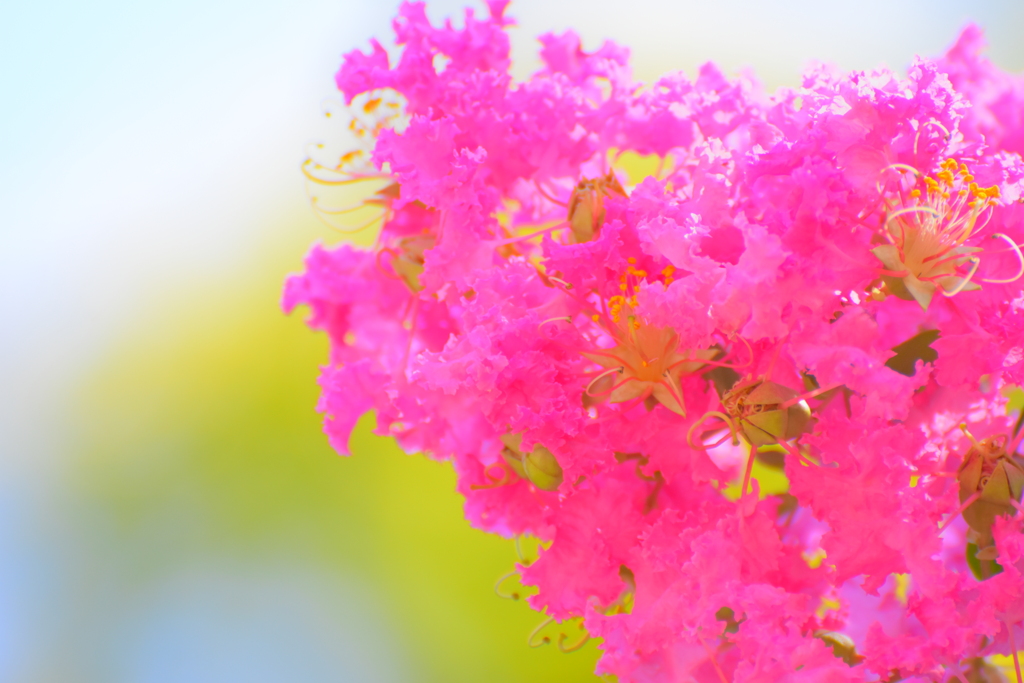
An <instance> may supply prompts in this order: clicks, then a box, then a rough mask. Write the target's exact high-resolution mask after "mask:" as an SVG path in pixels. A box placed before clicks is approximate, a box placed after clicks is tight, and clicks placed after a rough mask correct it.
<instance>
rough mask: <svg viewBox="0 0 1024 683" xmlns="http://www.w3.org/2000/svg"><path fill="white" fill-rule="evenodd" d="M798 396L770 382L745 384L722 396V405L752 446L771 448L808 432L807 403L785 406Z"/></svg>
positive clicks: (808, 412) (808, 410)
mask: <svg viewBox="0 0 1024 683" xmlns="http://www.w3.org/2000/svg"><path fill="white" fill-rule="evenodd" d="M798 396H799V394H798V393H797V392H796V391H794V390H792V389H790V388H789V387H784V386H782V385H781V384H776V383H775V382H771V381H768V380H764V381H756V382H753V383H745V382H741V383H740V384H738V385H737V386H735V387H733V388H732V389H731V390H730V391H729V392H728V393H726V394H725V396H723V397H722V403H723V405H724V406H725V409H726V412H728V413H729V415H730V416H731V417H733V418H734V419H735V420H736V423H737V427H738V428H739V430H740V432H741V433H742V434H743V437H744V438H745V439H746V440H747V442H748V443H750V444H751V445H752V446H755V447H756V446H767V445H769V444H774V443H778V442H779V441H788V440H790V439H795V438H796V437H798V436H800V435H801V434H803V433H804V432H805V431H807V423H808V422H809V421H810V419H811V409H810V407H809V406H808V405H807V402H806V401H797V402H795V403H793V404H792V405H789V406H786V407H783V404H785V403H787V402H791V401H793V399H795V398H797V397H798Z"/></svg>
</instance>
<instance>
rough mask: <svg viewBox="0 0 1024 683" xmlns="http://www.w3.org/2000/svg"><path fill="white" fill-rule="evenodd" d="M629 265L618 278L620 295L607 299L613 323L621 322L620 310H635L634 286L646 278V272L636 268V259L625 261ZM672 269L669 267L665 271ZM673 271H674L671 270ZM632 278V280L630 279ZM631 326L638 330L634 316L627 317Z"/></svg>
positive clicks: (630, 258)
mask: <svg viewBox="0 0 1024 683" xmlns="http://www.w3.org/2000/svg"><path fill="white" fill-rule="evenodd" d="M626 261H627V263H629V265H628V266H627V267H626V272H625V273H623V274H622V275H620V276H619V291H620V292H622V294H617V295H615V296H613V297H611V298H609V299H608V315H609V316H610V317H611V319H612V321H613V322H616V323H619V322H622V310H623V308H625V307H627V306H628V307H629V308H636V306H637V302H636V286H637V285H638V284H639V283H640V281H641V280H644V279H645V278H646V277H647V271H646V270H641V269H639V268H637V267H636V259H635V258H633V257H632V256H631V257H629V258H628V259H626ZM669 268H672V266H669V267H668V268H666V269H665V270H668V269H669ZM673 271H674V269H673ZM631 278H632V279H631ZM628 317H629V318H630V319H631V321H632V324H633V329H640V321H639V320H637V319H636V318H635V317H634V316H628Z"/></svg>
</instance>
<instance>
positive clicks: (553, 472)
mask: <svg viewBox="0 0 1024 683" xmlns="http://www.w3.org/2000/svg"><path fill="white" fill-rule="evenodd" d="M501 442H502V443H503V444H505V447H504V448H503V449H502V451H501V455H502V456H503V457H504V458H505V462H507V463H508V465H509V467H511V468H512V470H513V471H515V473H516V474H518V475H519V476H520V477H522V478H523V479H526V480H528V481H529V482H530V483H532V484H533V485H534V486H536V487H537V488H539V489H541V490H542V491H554V490H556V489H557V488H558V487H559V486H561V484H562V467H561V465H559V464H558V460H557V459H556V458H555V456H554V454H553V453H552V452H551V451H550V450H548V449H547V448H545V447H544V446H541V445H540V444H537V445H535V446H534V447H533V450H532V451H530V452H529V453H524V452H523V451H522V448H521V447H522V444H523V435H522V434H504V435H502V437H501Z"/></svg>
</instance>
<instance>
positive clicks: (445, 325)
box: [284, 0, 1024, 683]
mask: <svg viewBox="0 0 1024 683" xmlns="http://www.w3.org/2000/svg"><path fill="white" fill-rule="evenodd" d="M505 4H506V3H505V2H503V1H502V0H490V1H489V2H488V7H487V11H486V12H485V13H484V15H483V16H478V15H477V14H475V13H474V12H472V11H467V12H466V14H465V17H464V19H463V20H462V21H461V22H458V23H453V22H448V23H445V24H444V25H442V26H435V25H433V24H431V23H430V21H429V20H428V19H427V16H426V14H425V11H424V6H423V5H422V4H420V3H406V4H403V5H402V6H401V8H400V9H399V12H398V16H397V18H396V19H395V21H394V30H395V43H396V45H397V47H396V48H395V49H394V50H392V51H388V50H385V49H384V48H383V47H382V46H381V45H380V43H378V42H376V41H373V42H372V43H371V44H370V47H369V49H368V50H356V51H353V52H351V53H349V54H348V55H346V56H345V58H344V61H343V62H342V65H341V69H340V70H339V71H338V74H337V85H338V88H339V89H340V91H341V93H342V94H343V96H344V100H345V103H346V105H347V107H348V108H349V113H348V119H346V120H347V121H349V122H350V128H351V130H352V131H353V132H354V133H355V136H354V137H355V139H356V146H355V148H354V149H353V150H351V151H350V152H348V153H346V154H344V155H343V156H341V157H340V159H336V160H335V161H333V162H331V163H325V162H323V161H319V160H318V161H314V160H312V159H311V160H310V161H308V162H307V163H306V164H305V165H304V167H303V168H304V171H305V172H306V175H307V178H308V179H309V183H310V188H311V192H312V195H313V199H314V208H315V209H316V210H317V211H318V212H319V213H320V214H321V215H322V216H323V217H324V218H325V220H328V221H329V222H331V223H332V224H333V225H336V226H339V227H343V228H362V229H364V230H370V231H373V232H374V233H375V234H376V241H375V245H374V246H373V247H372V248H369V249H364V248H356V247H354V246H351V245H350V244H346V243H344V242H342V243H341V244H339V245H337V246H333V247H327V246H321V245H317V246H314V247H313V249H312V251H311V252H310V253H309V255H308V257H307V259H306V269H305V272H303V273H302V274H299V275H294V276H292V277H290V278H289V279H288V282H287V284H286V287H285V293H284V307H285V309H286V310H288V311H291V310H292V309H294V308H295V307H297V306H300V305H305V306H308V309H309V311H310V312H311V315H310V317H309V325H310V326H311V327H312V328H314V329H316V330H321V331H323V332H325V333H326V334H327V335H328V337H329V338H330V357H329V359H328V360H327V363H326V365H325V366H324V367H323V369H322V374H321V378H320V384H321V387H322V395H321V399H320V404H319V406H318V408H319V410H320V411H321V412H323V413H324V415H325V430H326V432H327V435H328V438H329V439H330V442H331V444H332V445H333V446H334V448H336V449H337V450H338V451H339V452H340V453H342V454H347V453H348V440H349V434H350V432H351V430H352V427H353V425H354V424H355V422H356V420H357V419H358V418H359V416H360V415H362V414H363V413H366V412H367V411H374V413H375V414H376V419H377V425H378V427H377V428H378V431H379V433H380V434H384V435H389V436H392V437H394V438H395V439H397V441H398V443H399V444H400V445H401V446H402V447H403V448H404V449H405V450H407V451H409V452H422V453H424V454H426V455H428V456H430V457H433V458H437V459H442V460H449V461H451V463H452V465H453V467H454V468H455V471H456V473H457V475H458V490H459V492H460V493H461V494H462V495H463V496H464V497H465V500H466V505H465V512H466V517H467V519H468V520H469V522H470V523H471V524H473V525H474V526H476V527H479V528H480V529H482V530H484V531H488V532H491V533H496V534H500V535H503V536H506V537H515V538H517V543H518V539H520V538H523V537H529V538H531V539H535V542H536V543H537V544H538V545H537V546H536V547H537V551H536V552H535V553H532V556H531V557H529V558H527V557H525V556H522V555H521V556H520V562H519V563H518V564H516V566H515V570H514V572H512V573H511V574H510V575H509V576H507V577H503V579H502V581H501V582H499V586H498V588H497V590H498V592H499V593H500V594H502V595H512V596H514V597H518V596H519V595H520V594H522V595H527V594H528V595H529V597H528V601H529V604H530V605H531V606H532V607H533V608H534V609H536V610H537V611H539V612H543V613H544V617H542V618H544V619H545V621H544V622H543V623H542V625H541V627H539V628H538V630H537V631H535V632H534V633H532V634H529V636H528V640H529V643H530V644H531V645H543V644H547V643H550V644H551V645H552V646H555V647H560V648H562V649H563V650H572V649H575V648H577V647H579V646H580V645H582V643H583V642H585V640H586V639H587V638H588V637H593V638H596V639H598V647H599V648H600V650H601V652H602V656H601V659H600V661H599V663H598V669H597V673H598V674H612V675H614V676H617V677H618V680H620V681H637V682H648V681H651V682H670V681H698V682H700V683H713V682H719V683H727V682H737V683H739V682H742V681H873V682H879V683H881V682H885V683H896V682H897V681H908V682H909V681H918V682H924V681H934V682H939V681H961V682H967V681H972V682H975V681H996V680H1004V677H1009V678H1010V679H1011V680H1012V679H1013V678H1016V680H1018V682H1019V681H1020V673H1019V669H1017V670H1015V667H1017V666H1018V660H1017V656H1016V650H1017V648H1019V647H1022V646H1024V535H1022V520H1024V508H1022V506H1021V503H1020V500H1021V493H1022V489H1024V458H1022V457H1021V456H1020V455H1019V453H1018V451H1019V446H1020V442H1021V439H1022V436H1024V430H1022V429H1021V424H1022V417H1021V406H1022V404H1024V393H1022V392H1021V391H1020V389H1019V388H1018V387H1019V385H1020V384H1021V383H1022V382H1024V290H1022V282H1024V280H1022V278H1021V275H1022V273H1024V255H1022V253H1021V247H1020V246H1019V245H1020V244H1021V243H1022V242H1024V205H1022V194H1021V192H1022V188H1024V163H1022V160H1021V153H1022V152H1024V134H1022V132H1021V131H1022V130H1024V78H1022V77H1019V76H1014V75H1011V74H1007V73H1004V72H1002V71H1000V70H999V69H997V68H996V67H995V66H993V65H992V64H991V63H989V61H987V60H986V59H985V58H984V57H983V56H982V55H981V52H982V48H983V47H984V45H983V40H982V36H981V32H980V31H979V30H978V29H977V28H975V27H968V28H967V29H966V30H964V32H963V33H962V34H961V36H960V37H959V39H958V40H957V42H956V43H955V44H954V45H953V47H952V48H950V50H949V51H948V52H947V53H946V54H945V55H944V56H942V57H940V58H938V59H920V58H919V59H916V60H915V61H914V63H913V64H911V65H910V67H909V69H908V71H907V76H906V77H901V76H899V75H897V74H896V73H893V72H891V71H888V70H885V69H880V70H876V71H869V72H865V71H853V72H842V71H839V70H837V69H834V68H831V67H827V66H815V67H813V68H811V69H810V70H809V71H808V72H806V73H805V74H804V76H803V80H802V82H801V85H800V86H799V87H796V88H782V89H779V90H778V91H776V92H775V93H774V94H766V93H764V92H763V91H762V90H761V89H760V87H759V86H758V85H757V84H756V83H755V82H753V81H751V80H749V79H748V78H746V77H740V78H738V79H731V78H728V77H726V76H725V75H723V74H722V72H721V71H720V70H719V69H718V68H717V67H715V66H714V65H713V64H705V65H704V66H702V67H701V68H700V70H699V71H698V73H697V74H696V78H689V77H687V76H685V75H683V74H682V73H678V72H676V73H670V74H667V75H665V76H664V77H662V78H661V79H659V80H658V81H656V82H654V83H651V84H641V83H637V82H635V81H633V79H632V77H631V75H630V70H629V65H628V51H627V50H626V49H624V48H621V47H619V46H617V45H614V44H612V43H605V44H604V45H603V46H602V47H601V48H599V49H598V50H596V51H593V52H587V51H585V50H583V49H582V48H581V45H580V40H579V38H578V37H577V36H576V35H575V34H573V33H572V32H567V33H564V34H561V35H555V34H548V35H544V36H541V38H540V57H541V60H542V64H543V66H542V67H541V68H540V70H539V71H537V72H536V73H534V74H533V75H532V76H531V77H530V78H529V79H527V80H525V81H518V80H515V79H513V78H512V77H511V76H510V75H509V64H510V61H509V39H508V35H507V29H508V27H509V26H510V25H511V24H512V21H511V20H510V19H509V18H507V17H506V16H505V9H506V8H505ZM339 190H344V191H352V192H355V193H356V194H358V195H359V196H360V200H359V201H357V202H355V203H354V204H353V205H351V206H335V205H333V204H332V203H331V200H330V196H332V195H331V194H330V193H331V192H335V191H339ZM355 215H358V216H361V218H360V219H359V220H354V219H353V218H352V216H355ZM517 581H518V582H519V583H520V584H521V586H522V587H526V589H524V588H522V587H519V588H514V590H513V586H514V584H515V582H517ZM524 590H525V592H523V591H524ZM526 635H527V634H524V636H526Z"/></svg>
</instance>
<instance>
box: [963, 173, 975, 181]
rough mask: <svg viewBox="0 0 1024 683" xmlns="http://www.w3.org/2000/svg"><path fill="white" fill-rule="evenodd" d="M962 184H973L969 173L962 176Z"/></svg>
mask: <svg viewBox="0 0 1024 683" xmlns="http://www.w3.org/2000/svg"><path fill="white" fill-rule="evenodd" d="M964 182H965V183H973V182H974V176H972V175H971V174H970V173H968V174H966V175H965V176H964Z"/></svg>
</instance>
